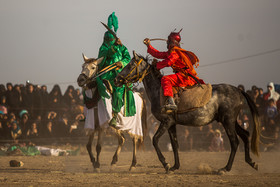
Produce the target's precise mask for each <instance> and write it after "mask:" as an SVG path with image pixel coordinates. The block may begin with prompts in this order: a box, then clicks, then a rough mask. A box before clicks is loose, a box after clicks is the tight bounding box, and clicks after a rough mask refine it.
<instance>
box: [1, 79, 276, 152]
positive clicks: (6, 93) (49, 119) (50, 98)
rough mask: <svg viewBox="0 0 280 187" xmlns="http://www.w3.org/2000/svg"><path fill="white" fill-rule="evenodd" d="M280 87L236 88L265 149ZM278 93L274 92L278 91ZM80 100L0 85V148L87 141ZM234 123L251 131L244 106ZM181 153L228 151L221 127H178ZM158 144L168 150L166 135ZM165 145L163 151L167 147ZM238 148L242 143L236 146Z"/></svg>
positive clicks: (71, 93)
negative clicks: (256, 118) (246, 100)
mask: <svg viewBox="0 0 280 187" xmlns="http://www.w3.org/2000/svg"><path fill="white" fill-rule="evenodd" d="M279 87H280V86H278V85H275V84H273V83H269V84H268V86H267V90H266V92H264V91H263V89H262V88H258V87H257V86H252V87H251V89H249V90H245V88H244V86H243V85H238V89H240V90H243V91H245V92H247V93H248V94H249V95H250V97H251V98H252V100H253V101H254V102H255V104H256V106H257V108H258V111H259V114H260V119H261V134H262V136H261V142H262V145H264V146H263V147H264V149H263V150H269V149H272V148H274V147H275V145H277V143H279V127H280V99H279V98H280V96H279V93H278V92H279V91H280V89H279ZM135 91H138V92H140V93H141V94H142V96H143V98H144V99H145V100H146V103H147V111H148V114H150V115H149V117H148V128H149V129H148V133H147V137H146V143H147V144H148V146H146V148H147V149H149V148H150V149H152V150H153V146H152V137H153V135H154V133H155V132H156V130H157V127H158V126H159V122H158V121H157V120H156V119H155V118H154V116H153V115H152V114H151V111H150V102H149V100H148V99H147V96H146V94H145V91H144V88H143V87H141V88H135ZM277 91H278V92H277ZM83 119H84V115H83V95H82V93H81V92H80V89H79V88H77V89H75V88H74V87H73V86H71V85H70V86H68V87H67V89H66V91H65V93H64V94H63V93H62V92H61V88H60V87H59V85H54V86H53V88H52V89H51V91H50V92H48V91H47V86H45V85H43V86H37V85H33V84H29V83H27V84H26V85H24V84H15V85H13V84H11V83H7V84H6V85H3V84H2V85H0V143H1V142H7V141H12V142H16V143H17V142H19V141H20V142H29V143H30V142H31V143H38V144H40V143H42V142H44V143H53V142H57V141H59V140H60V139H64V140H65V139H66V138H69V139H70V138H72V139H73V137H86V135H85V132H84V126H83V124H84V123H83V122H82V120H83ZM238 123H239V125H241V126H242V127H243V128H244V129H247V130H249V131H250V132H252V131H251V130H252V129H251V128H252V125H253V122H252V117H251V113H250V110H249V108H248V107H244V108H242V110H241V112H240V114H239V116H238ZM177 134H178V135H177V136H178V142H179V149H180V150H181V151H193V150H196V151H224V150H228V149H230V146H229V142H228V138H227V135H226V133H225V131H224V128H223V127H222V125H221V124H219V123H218V122H213V123H211V124H210V125H208V126H203V127H186V126H177ZM162 139H163V141H161V142H160V143H161V144H162V146H163V147H164V148H166V149H167V150H169V149H170V144H169V142H170V141H169V137H168V133H165V135H164V136H163V138H162ZM166 145H167V146H166ZM240 145H241V146H240V147H241V149H242V144H240Z"/></svg>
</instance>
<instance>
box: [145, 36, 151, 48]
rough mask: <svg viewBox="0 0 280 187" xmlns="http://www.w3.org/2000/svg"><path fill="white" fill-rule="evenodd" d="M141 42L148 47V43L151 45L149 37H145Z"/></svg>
mask: <svg viewBox="0 0 280 187" xmlns="http://www.w3.org/2000/svg"><path fill="white" fill-rule="evenodd" d="M143 43H144V44H145V45H146V46H147V47H149V45H151V41H150V39H149V38H145V39H144V41H143Z"/></svg>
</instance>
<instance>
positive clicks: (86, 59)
mask: <svg viewBox="0 0 280 187" xmlns="http://www.w3.org/2000/svg"><path fill="white" fill-rule="evenodd" d="M82 55H83V59H84V61H85V62H86V61H88V57H86V56H85V55H84V53H82Z"/></svg>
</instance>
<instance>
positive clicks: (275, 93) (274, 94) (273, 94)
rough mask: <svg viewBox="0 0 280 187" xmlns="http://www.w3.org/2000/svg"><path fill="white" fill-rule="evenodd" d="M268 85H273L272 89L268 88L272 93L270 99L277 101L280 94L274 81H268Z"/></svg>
mask: <svg viewBox="0 0 280 187" xmlns="http://www.w3.org/2000/svg"><path fill="white" fill-rule="evenodd" d="M267 86H270V87H272V89H271V90H268V91H269V93H270V96H269V97H268V99H273V100H274V101H275V102H277V101H278V99H279V97H280V95H279V93H277V92H276V91H275V88H274V84H273V82H270V83H268V85H267Z"/></svg>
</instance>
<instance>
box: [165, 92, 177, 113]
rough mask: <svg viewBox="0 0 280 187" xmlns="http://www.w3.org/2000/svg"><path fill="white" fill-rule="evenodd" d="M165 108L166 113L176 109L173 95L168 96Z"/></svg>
mask: <svg viewBox="0 0 280 187" xmlns="http://www.w3.org/2000/svg"><path fill="white" fill-rule="evenodd" d="M165 109H166V112H167V113H169V112H172V111H176V110H177V105H176V104H175V102H174V99H173V97H171V96H168V98H167V102H166V105H165Z"/></svg>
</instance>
